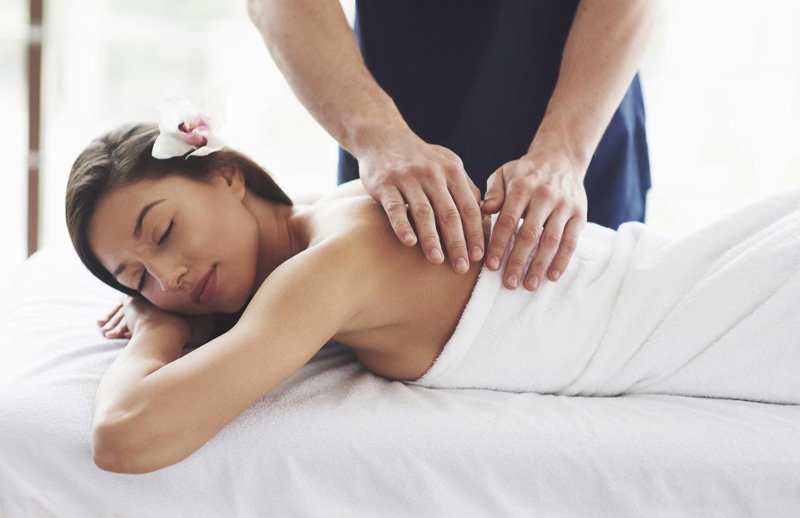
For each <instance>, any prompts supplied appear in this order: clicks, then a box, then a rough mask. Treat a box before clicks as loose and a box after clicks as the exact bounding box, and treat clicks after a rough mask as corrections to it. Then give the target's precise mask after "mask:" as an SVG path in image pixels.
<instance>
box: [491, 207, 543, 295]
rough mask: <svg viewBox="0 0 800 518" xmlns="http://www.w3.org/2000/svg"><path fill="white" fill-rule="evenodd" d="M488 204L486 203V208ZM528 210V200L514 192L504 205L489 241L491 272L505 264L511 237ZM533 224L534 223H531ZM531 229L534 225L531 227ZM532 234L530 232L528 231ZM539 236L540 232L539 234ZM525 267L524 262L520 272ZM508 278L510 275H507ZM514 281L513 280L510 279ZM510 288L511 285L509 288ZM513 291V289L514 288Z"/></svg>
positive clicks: (528, 236) (527, 237)
mask: <svg viewBox="0 0 800 518" xmlns="http://www.w3.org/2000/svg"><path fill="white" fill-rule="evenodd" d="M485 206H486V204H485V203H484V207H485ZM526 209H527V200H526V199H525V198H523V197H522V196H520V195H519V194H516V193H514V192H511V193H509V195H508V197H507V199H506V201H505V203H504V204H503V207H502V209H501V210H500V214H498V216H497V220H496V221H495V223H494V227H493V228H492V235H491V237H490V239H489V247H488V248H487V251H486V257H487V259H486V266H487V267H488V268H489V269H490V270H498V269H499V268H500V265H501V264H502V262H503V257H504V256H505V252H506V248H507V247H508V243H509V241H511V236H513V235H514V234H516V232H517V224H518V223H519V220H520V218H521V217H522V216H523V214H524V212H525V210H526ZM531 223H533V222H531ZM528 228H529V229H530V228H532V225H529V227H528ZM528 232H529V233H530V230H529V231H528ZM537 234H538V232H537ZM532 237H533V236H530V235H524V236H523V239H530V238H532ZM524 265H525V262H524V260H523V261H522V263H521V264H520V265H519V270H520V271H521V270H522V267H523V266H524ZM506 277H507V278H508V275H506ZM509 280H510V281H513V279H509ZM518 280H519V273H517V281H518ZM507 287H510V284H509V286H507ZM512 289H513V288H512Z"/></svg>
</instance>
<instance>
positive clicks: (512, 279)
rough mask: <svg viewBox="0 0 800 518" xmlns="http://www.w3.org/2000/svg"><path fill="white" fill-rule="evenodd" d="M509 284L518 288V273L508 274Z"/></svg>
mask: <svg viewBox="0 0 800 518" xmlns="http://www.w3.org/2000/svg"><path fill="white" fill-rule="evenodd" d="M508 284H509V285H510V286H511V287H512V288H516V287H517V276H516V275H509V276H508Z"/></svg>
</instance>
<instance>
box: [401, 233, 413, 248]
mask: <svg viewBox="0 0 800 518" xmlns="http://www.w3.org/2000/svg"><path fill="white" fill-rule="evenodd" d="M403 240H404V241H405V242H406V243H408V244H410V245H411V244H414V234H412V233H411V232H408V233H406V235H404V236H403Z"/></svg>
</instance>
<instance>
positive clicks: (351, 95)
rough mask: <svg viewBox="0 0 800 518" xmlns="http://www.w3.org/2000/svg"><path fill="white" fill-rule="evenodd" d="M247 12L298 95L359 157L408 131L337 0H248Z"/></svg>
mask: <svg viewBox="0 0 800 518" xmlns="http://www.w3.org/2000/svg"><path fill="white" fill-rule="evenodd" d="M248 12H249V14H250V18H251V20H252V21H253V23H254V24H255V25H256V27H257V28H258V30H259V31H260V32H261V35H262V36H263V38H264V41H265V43H266V44H267V47H268V48H269V51H270V54H271V55H272V57H273V59H274V60H275V62H276V64H277V65H278V68H279V69H280V70H281V72H283V75H284V76H285V77H286V79H287V80H288V81H289V84H290V85H291V87H292V89H293V90H294V92H295V94H296V95H297V97H298V99H300V101H301V102H302V103H303V105H305V107H306V108H307V109H308V111H309V112H310V113H311V114H312V115H313V116H314V117H315V118H316V119H317V121H319V123H320V124H321V125H322V126H323V127H324V128H325V129H326V130H327V131H328V133H330V134H331V135H332V136H333V138H335V139H336V140H337V141H338V142H339V144H340V145H341V146H342V147H344V148H345V149H347V150H348V151H350V152H351V153H353V154H354V155H356V156H358V155H359V154H360V153H361V152H362V151H364V150H365V149H368V148H369V147H371V146H373V145H375V144H376V143H379V142H380V141H381V140H382V139H385V138H390V137H391V136H392V135H396V134H398V133H401V132H407V131H410V130H409V128H408V126H407V125H406V123H405V121H404V120H403V118H402V116H401V115H400V113H399V111H398V110H397V107H396V106H395V104H394V102H393V101H392V99H391V98H390V97H389V96H388V95H387V94H386V93H385V92H384V91H383V90H382V89H381V88H380V86H378V84H377V83H376V82H375V80H374V79H373V78H372V75H371V74H370V73H369V71H368V70H367V68H366V66H365V65H364V61H363V59H362V57H361V52H360V51H359V49H358V45H357V44H356V40H355V36H354V35H353V31H352V30H351V29H350V27H349V26H348V25H347V20H346V18H345V16H344V13H343V11H342V8H341V6H340V5H339V2H338V1H337V0H324V1H323V0H249V1H248ZM298 35H302V37H298Z"/></svg>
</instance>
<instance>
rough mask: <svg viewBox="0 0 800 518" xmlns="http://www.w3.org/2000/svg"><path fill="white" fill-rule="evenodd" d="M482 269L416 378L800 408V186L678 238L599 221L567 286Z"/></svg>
mask: <svg viewBox="0 0 800 518" xmlns="http://www.w3.org/2000/svg"><path fill="white" fill-rule="evenodd" d="M501 272H502V269H501V270H500V271H498V272H493V271H490V270H488V269H486V267H484V268H483V270H482V271H481V273H480V276H479V277H478V281H477V284H476V286H475V288H474V291H473V294H472V297H471V298H470V300H469V302H468V304H467V306H466V308H465V310H464V313H463V315H462V317H461V319H460V321H459V324H458V326H457V328H456V330H455V332H454V334H453V336H452V337H451V338H450V340H449V341H448V343H447V344H446V345H445V348H444V349H443V351H442V353H441V355H440V356H439V358H438V359H437V360H436V362H435V363H434V365H433V366H432V367H431V368H430V370H429V371H428V372H426V373H425V374H424V375H423V376H422V377H420V378H419V379H417V380H414V381H411V382H409V383H412V384H415V385H422V386H427V387H436V388H483V389H495V390H503V391H512V392H538V393H543V394H561V395H580V396H611V395H619V394H626V393H659V394H676V395H687V396H705V397H719V398H734V399H746V400H753V401H763V402H775V403H792V404H800V309H799V307H800V189H797V190H792V191H790V192H786V193H782V194H779V195H776V196H772V197H770V198H767V199H764V200H761V201H759V202H757V203H754V204H752V205H749V206H747V207H744V208H742V209H739V210H738V211H736V212H733V213H731V214H729V215H727V216H725V217H723V218H722V219H720V220H718V221H717V222H715V223H713V224H711V225H708V226H706V227H704V228H702V229H700V230H698V231H696V232H693V233H690V234H688V235H686V236H684V237H682V238H679V239H675V240H672V239H667V238H665V237H663V236H661V235H659V234H657V233H656V232H654V231H652V230H650V229H649V228H648V227H647V226H645V225H643V224H641V223H625V224H623V225H622V226H620V228H619V230H618V231H613V230H610V229H607V228H604V227H600V226H597V225H594V224H588V225H587V226H586V228H585V230H584V232H583V235H582V236H581V239H580V240H579V244H578V249H577V250H576V252H575V254H574V255H573V258H572V260H571V262H570V266H569V268H567V271H566V272H564V274H563V275H562V277H561V279H559V280H558V282H550V281H548V280H545V281H544V282H543V283H542V284H541V285H540V287H539V289H538V290H536V291H535V292H533V293H531V292H528V291H525V290H523V289H517V290H515V291H511V290H507V289H506V288H504V287H502V285H501Z"/></svg>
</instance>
